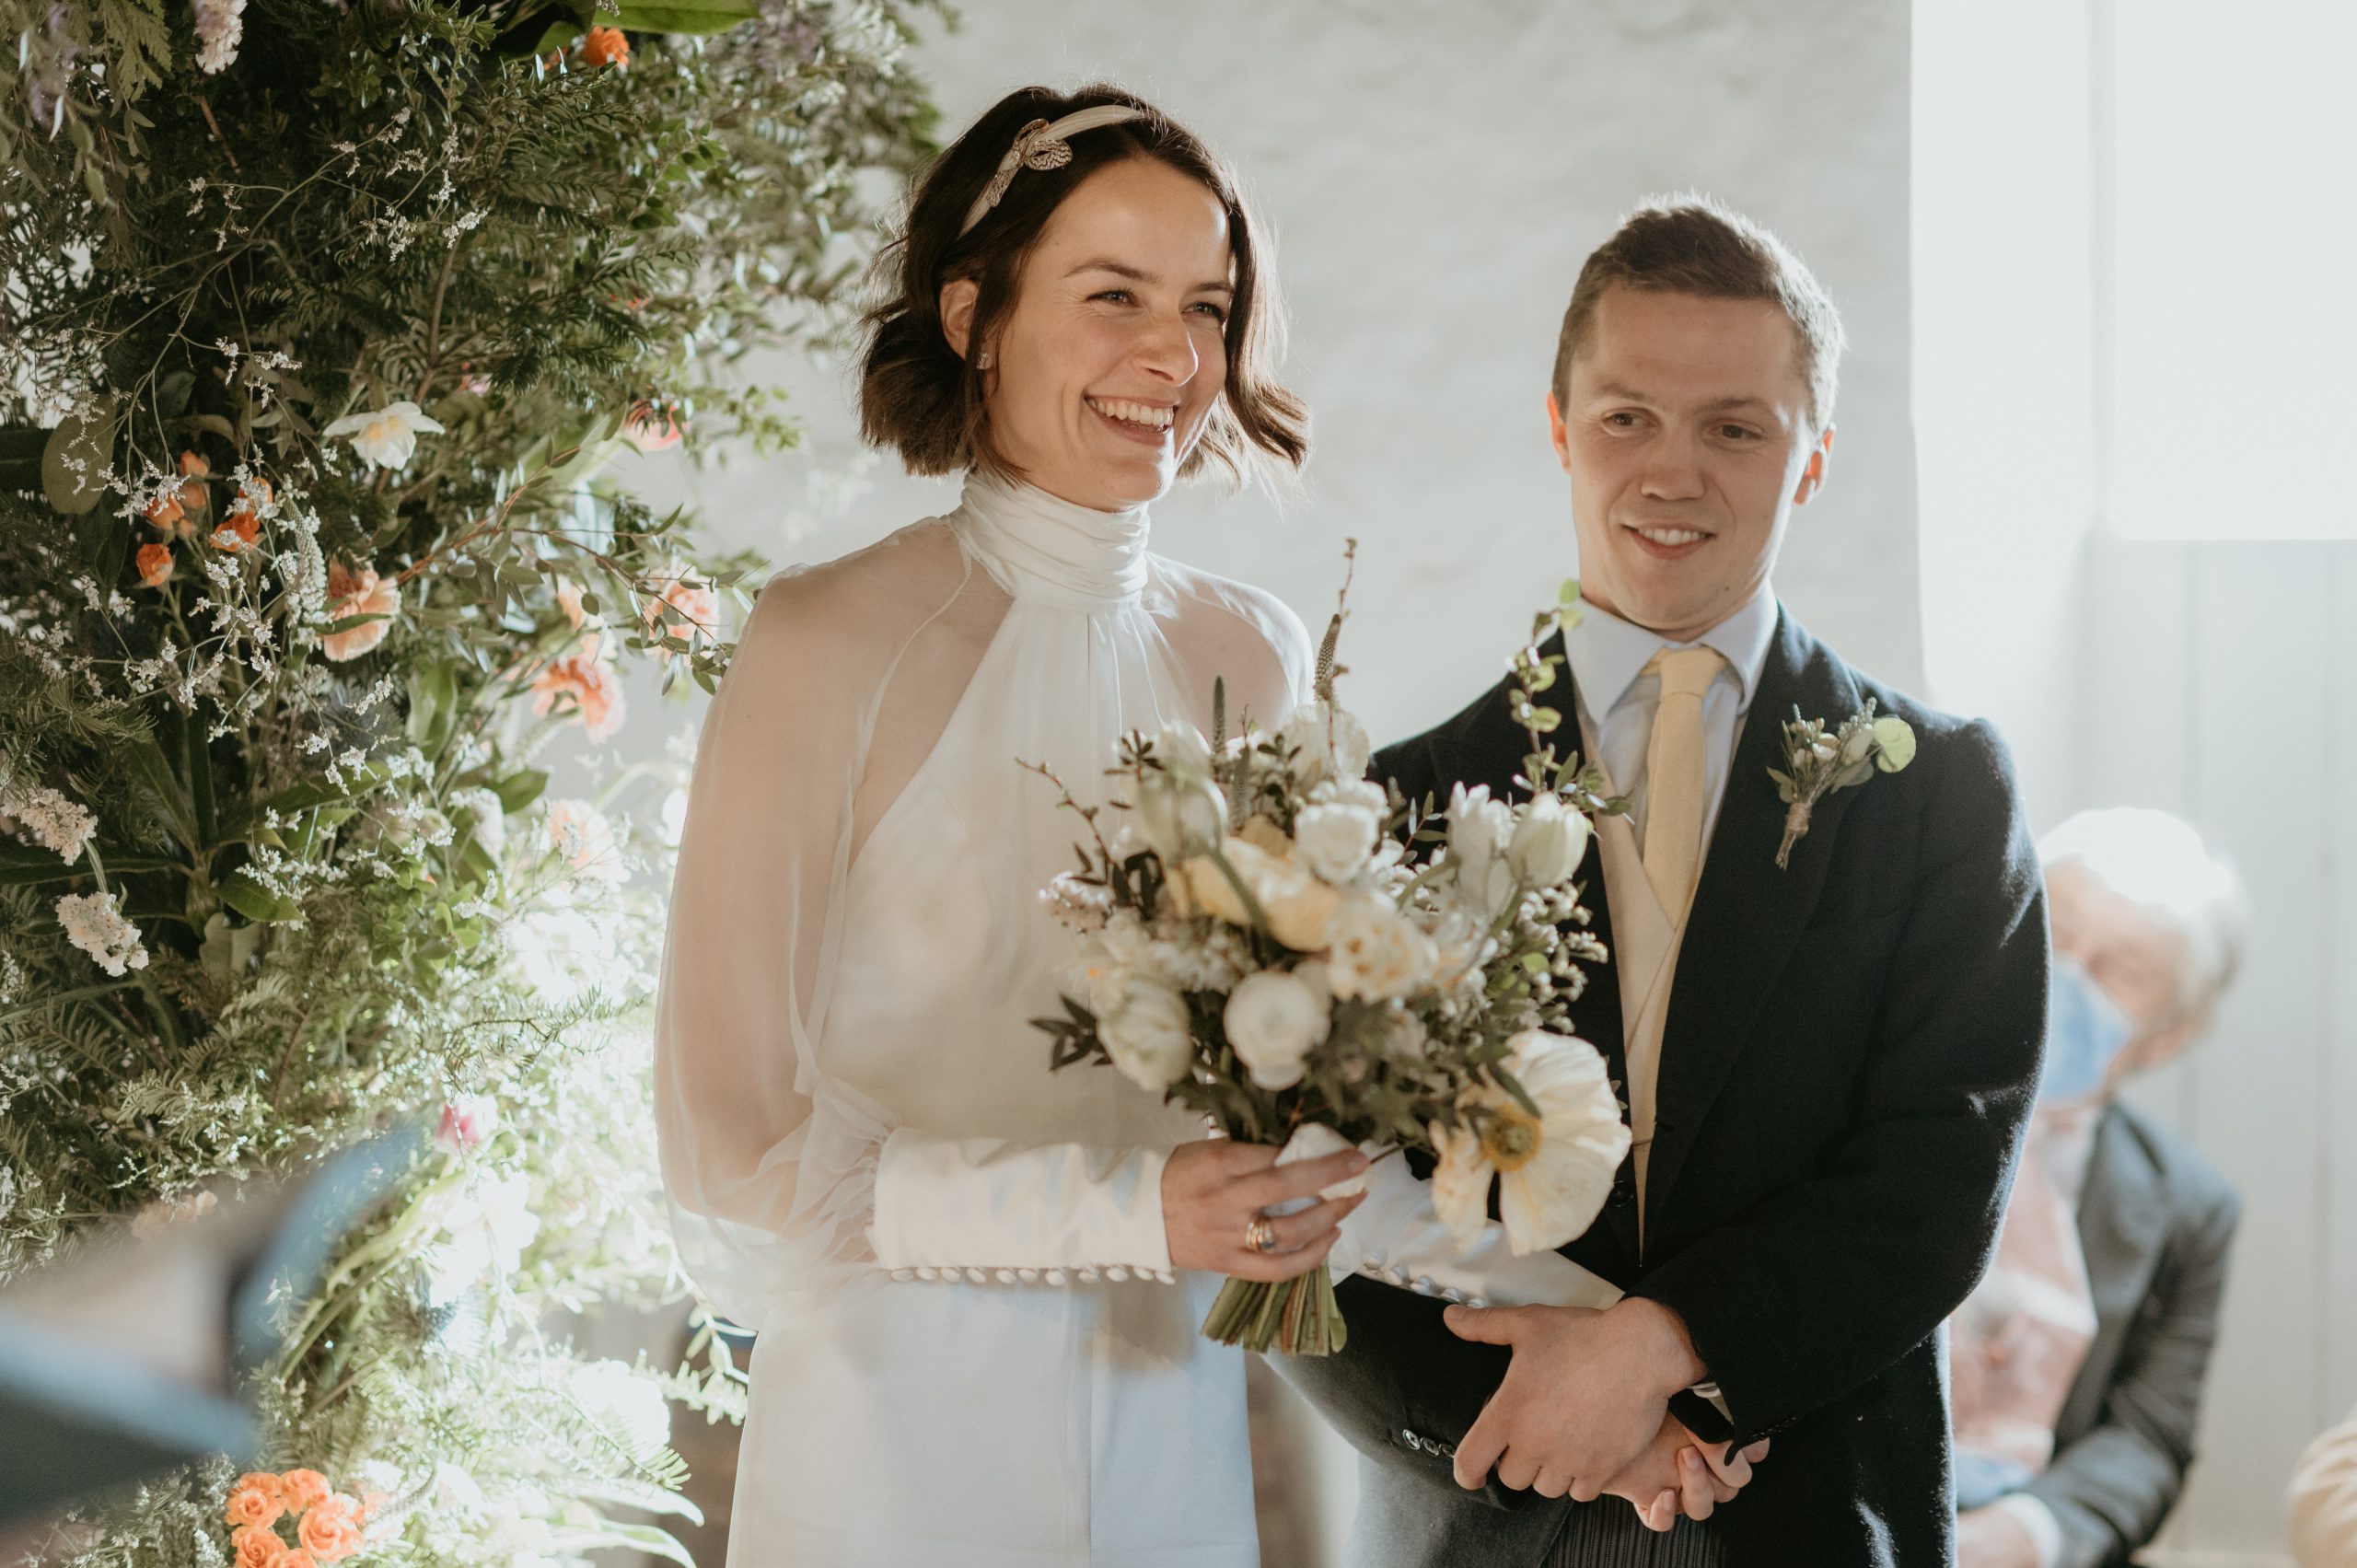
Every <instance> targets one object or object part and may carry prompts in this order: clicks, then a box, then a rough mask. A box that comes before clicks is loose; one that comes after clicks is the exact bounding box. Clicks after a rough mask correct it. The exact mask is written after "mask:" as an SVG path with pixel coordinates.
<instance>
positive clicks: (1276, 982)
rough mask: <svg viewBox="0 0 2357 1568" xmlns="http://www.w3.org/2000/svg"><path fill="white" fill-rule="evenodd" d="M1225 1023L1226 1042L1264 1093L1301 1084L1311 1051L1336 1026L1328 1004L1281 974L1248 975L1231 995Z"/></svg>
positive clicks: (1304, 986) (1315, 993)
mask: <svg viewBox="0 0 2357 1568" xmlns="http://www.w3.org/2000/svg"><path fill="white" fill-rule="evenodd" d="M1226 1022H1227V1043H1228V1044H1230V1045H1232V1046H1234V1047H1235V1048H1236V1054H1237V1057H1238V1058H1239V1059H1240V1060H1241V1061H1242V1062H1243V1063H1244V1065H1245V1068H1246V1070H1247V1071H1248V1073H1249V1074H1251V1078H1252V1081H1253V1082H1254V1083H1256V1084H1258V1085H1260V1087H1262V1088H1264V1089H1289V1088H1291V1087H1293V1086H1295V1084H1298V1083H1299V1082H1301V1080H1302V1076H1303V1074H1305V1073H1306V1071H1307V1063H1308V1060H1309V1053H1310V1052H1311V1051H1314V1050H1316V1049H1317V1048H1318V1046H1319V1045H1320V1044H1322V1043H1324V1041H1325V1039H1326V1037H1327V1035H1328V1034H1329V1033H1330V1032H1331V1031H1332V1028H1333V1018H1332V1016H1331V1014H1330V1012H1329V1005H1328V1004H1327V1002H1326V1000H1325V999H1324V998H1323V997H1321V996H1319V995H1318V993H1317V992H1316V991H1315V990H1313V989H1311V988H1310V987H1309V986H1307V985H1305V984H1303V983H1302V982H1301V981H1297V980H1295V978H1294V977H1293V976H1291V975H1289V974H1287V973H1285V972H1284V971H1283V970H1261V971H1260V973H1258V974H1255V975H1248V976H1246V977H1245V979H1244V981H1243V983H1241V984H1239V985H1238V986H1237V988H1236V990H1235V991H1234V992H1233V993H1231V994H1230V995H1229V996H1228V999H1227V1014H1226Z"/></svg>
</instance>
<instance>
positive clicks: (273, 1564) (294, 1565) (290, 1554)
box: [262, 1546, 319, 1568]
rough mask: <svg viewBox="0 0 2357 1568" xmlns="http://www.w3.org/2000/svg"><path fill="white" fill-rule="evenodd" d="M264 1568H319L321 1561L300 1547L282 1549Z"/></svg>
mask: <svg viewBox="0 0 2357 1568" xmlns="http://www.w3.org/2000/svg"><path fill="white" fill-rule="evenodd" d="M262 1568H319V1559H318V1558H316V1557H313V1556H312V1555H311V1554H310V1553H309V1552H308V1551H304V1550H303V1549H302V1548H301V1547H299V1546H288V1547H281V1548H280V1549H279V1552H278V1555H277V1556H275V1557H273V1558H272V1559H271V1560H270V1561H269V1562H266V1563H264V1564H263V1565H262Z"/></svg>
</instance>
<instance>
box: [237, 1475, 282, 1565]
mask: <svg viewBox="0 0 2357 1568" xmlns="http://www.w3.org/2000/svg"><path fill="white" fill-rule="evenodd" d="M272 1479H273V1480H275V1479H277V1478H276V1477H273V1478H272ZM229 1547H230V1550H231V1551H234V1552H235V1553H236V1554H237V1559H238V1568H270V1562H271V1559H272V1558H273V1557H276V1556H277V1555H278V1554H279V1553H280V1552H282V1551H285V1550H286V1543H285V1542H284V1541H283V1540H281V1539H278V1533H277V1532H276V1531H275V1530H273V1529H271V1528H270V1527H268V1526H266V1525H239V1526H238V1527H237V1528H236V1529H234V1530H231V1531H230V1532H229Z"/></svg>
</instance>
